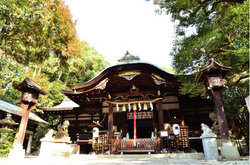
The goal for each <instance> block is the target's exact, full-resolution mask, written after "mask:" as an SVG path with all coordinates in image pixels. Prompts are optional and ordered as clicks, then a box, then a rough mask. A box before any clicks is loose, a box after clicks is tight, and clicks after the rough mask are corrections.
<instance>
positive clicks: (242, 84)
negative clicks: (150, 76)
mask: <svg viewBox="0 0 250 165" xmlns="http://www.w3.org/2000/svg"><path fill="white" fill-rule="evenodd" d="M156 3H157V4H158V5H159V6H160V7H161V12H166V13H167V14H171V16H172V19H173V21H175V23H176V39H175V42H174V46H173V50H172V52H171V55H172V56H173V66H174V68H175V69H176V71H177V73H178V74H180V75H182V76H180V81H182V83H183V84H184V86H183V87H182V89H181V92H182V93H183V94H190V95H193V96H196V95H204V91H205V89H204V85H203V84H198V85H197V84H196V83H195V77H196V74H197V73H198V71H200V70H201V69H203V68H204V67H205V66H207V64H208V61H209V60H211V59H212V58H214V59H215V60H216V61H218V62H219V63H221V64H223V65H225V66H230V67H232V69H231V70H230V72H229V73H228V75H227V77H226V85H227V86H228V87H229V88H228V89H227V91H226V92H225V97H224V99H223V101H224V106H225V109H226V111H225V112H226V115H227V119H228V120H234V124H232V125H235V126H234V127H235V129H240V130H241V131H237V132H238V133H239V132H240V133H239V135H241V136H248V129H247V127H248V122H247V121H246V118H245V113H247V107H246V103H245V101H244V98H245V97H246V96H247V95H248V94H249V0H222V1H215V0H197V1H193V0H170V1H156ZM190 31H192V33H191V32H190ZM187 75H188V76H187ZM236 100H237V101H236Z"/></svg>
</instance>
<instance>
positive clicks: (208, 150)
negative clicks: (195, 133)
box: [200, 133, 219, 160]
mask: <svg viewBox="0 0 250 165" xmlns="http://www.w3.org/2000/svg"><path fill="white" fill-rule="evenodd" d="M216 137H217V136H216V135H215V134H214V133H203V134H202V135H201V137H200V138H201V139H202V145H203V150H204V155H205V159H206V160H211V159H218V158H219V153H218V146H217V141H216Z"/></svg>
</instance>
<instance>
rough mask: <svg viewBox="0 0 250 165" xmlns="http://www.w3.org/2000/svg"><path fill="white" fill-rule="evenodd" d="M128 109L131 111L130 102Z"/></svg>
mask: <svg viewBox="0 0 250 165" xmlns="http://www.w3.org/2000/svg"><path fill="white" fill-rule="evenodd" d="M128 111H129V112H130V111H131V106H130V104H128Z"/></svg>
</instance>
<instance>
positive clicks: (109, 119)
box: [108, 104, 113, 144]
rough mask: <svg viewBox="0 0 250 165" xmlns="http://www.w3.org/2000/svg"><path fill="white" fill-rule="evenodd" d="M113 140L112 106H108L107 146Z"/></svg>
mask: <svg viewBox="0 0 250 165" xmlns="http://www.w3.org/2000/svg"><path fill="white" fill-rule="evenodd" d="M112 138H113V105H112V104H109V114H108V140H109V144H110V143H111V140H112Z"/></svg>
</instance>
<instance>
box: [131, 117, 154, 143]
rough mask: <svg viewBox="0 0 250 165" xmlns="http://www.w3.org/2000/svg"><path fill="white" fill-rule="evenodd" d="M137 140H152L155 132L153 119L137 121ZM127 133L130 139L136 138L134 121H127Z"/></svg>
mask: <svg viewBox="0 0 250 165" xmlns="http://www.w3.org/2000/svg"><path fill="white" fill-rule="evenodd" d="M136 130H137V138H151V135H152V132H153V131H154V130H153V119H137V120H136ZM127 131H128V133H129V137H130V139H133V138H134V120H127Z"/></svg>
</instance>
